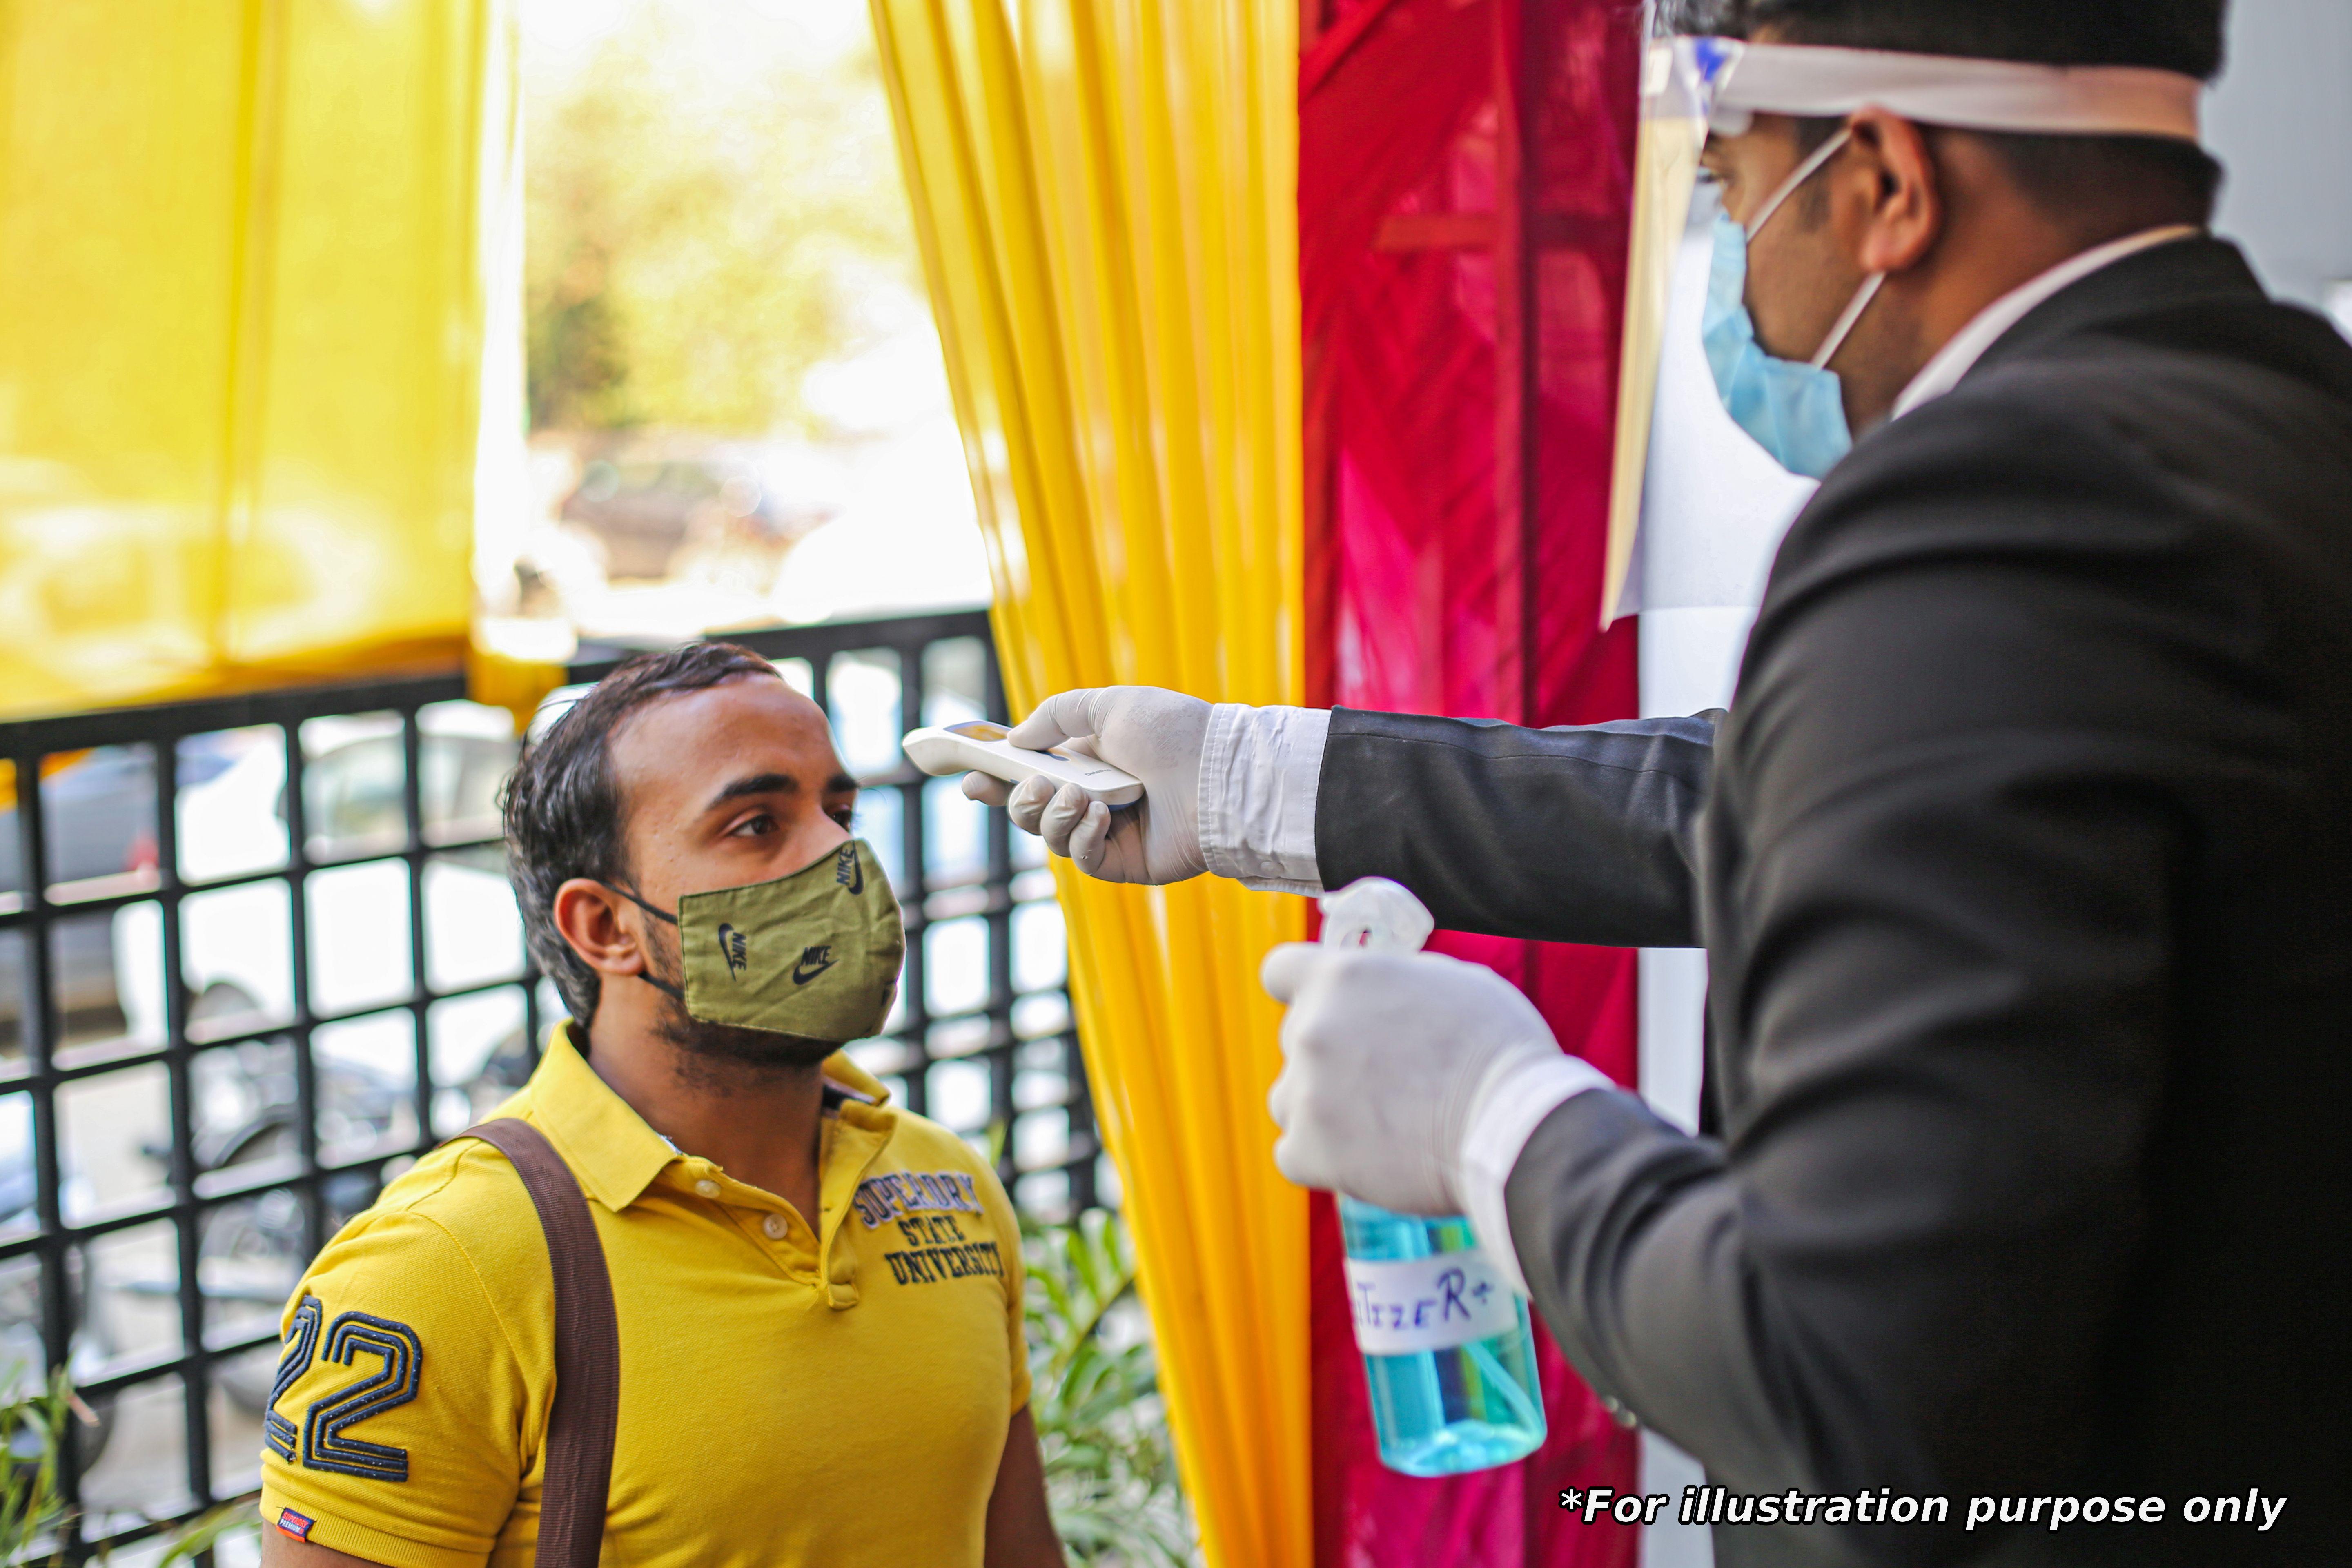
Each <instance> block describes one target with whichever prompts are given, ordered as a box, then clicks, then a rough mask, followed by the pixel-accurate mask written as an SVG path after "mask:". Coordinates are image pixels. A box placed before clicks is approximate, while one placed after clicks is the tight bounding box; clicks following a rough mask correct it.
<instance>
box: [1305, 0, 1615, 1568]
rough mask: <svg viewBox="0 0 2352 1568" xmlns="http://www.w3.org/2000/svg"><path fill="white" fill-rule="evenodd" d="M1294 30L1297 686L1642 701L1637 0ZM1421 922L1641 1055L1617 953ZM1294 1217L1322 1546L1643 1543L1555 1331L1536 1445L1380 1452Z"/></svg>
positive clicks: (1576, 1547)
mask: <svg viewBox="0 0 2352 1568" xmlns="http://www.w3.org/2000/svg"><path fill="white" fill-rule="evenodd" d="M1301 42H1302V51H1303V52H1302V59H1301V69H1300V79H1299V160H1298V162H1299V169H1298V218H1299V224H1298V226H1299V279H1300V292H1301V306H1302V311H1303V321H1302V326H1303V332H1304V338H1305V369H1306V399H1307V428H1306V458H1307V697H1308V700H1309V701H1311V702H1316V703H1327V704H1329V703H1336V704H1344V705H1347V706H1350V707H1364V708H1379V709H1386V710H1406V711H1414V712H1426V713H1451V714H1457V715H1462V716H1465V717H1477V718H1496V719H1505V720H1509V721H1513V722H1517V723H1526V724H1576V723H1590V722H1594V721H1601V720H1606V719H1621V718H1627V717H1630V716H1632V715H1633V714H1634V713H1635V712H1636V711H1637V694H1636V689H1635V665H1634V643H1633V625H1632V623H1631V622H1630V621H1621V622H1619V623H1618V624H1617V625H1616V626H1613V627H1612V628H1610V629H1609V630H1607V631H1605V632H1604V631H1601V630H1600V629H1599V628H1598V626H1597V625H1596V616H1595V615H1594V609H1595V606H1596V605H1597V604H1598V603H1599V599H1600V584H1601V571H1602V561H1603V554H1604V552H1605V549H1606V544H1607V537H1608V501H1609V473H1610V455H1611V449H1612V448H1611V442H1612V423H1613V417H1614V410H1615V406H1616V375H1617V357H1618V335H1619V330H1620V326H1621V322H1622V305H1623V296H1624V268H1625V254H1626V243H1627V235H1628V226H1629V223H1630V219H1631V215H1632V205H1633V195H1632V193H1633V121H1634V95H1635V88H1636V83H1637V71H1638V68H1639V61H1640V50H1641V44H1642V12H1641V7H1640V5H1639V4H1638V3H1631V4H1629V3H1627V0H1328V3H1327V4H1325V5H1324V6H1323V8H1322V9H1321V10H1320V11H1319V12H1318V11H1316V10H1314V9H1313V8H1312V0H1310V10H1309V13H1308V15H1307V26H1306V28H1305V36H1304V37H1302V40H1301ZM1431 945H1432V946H1433V947H1434V948H1437V949H1439V950H1441V951H1444V952H1452V953H1454V954H1457V955H1459V956H1462V957H1465V958H1475V959H1476V960H1478V961H1480V962H1482V963H1489V964H1492V965H1493V966H1494V967H1495V968H1496V969H1497V970H1499V971H1500V972H1501V973H1504V974H1505V975H1507V976H1508V977H1510V978H1511V979H1512V980H1513V981H1515V982H1516V983H1517V984H1519V985H1520V986H1521V987H1522V988H1523V989H1524V990H1526V991H1527V993H1528V994H1529V995H1530V996H1531V997H1533V998H1534V999H1535V1001H1536V1003H1537V1005H1538V1006H1539V1007H1540V1008H1541V1009H1542V1010H1543V1012H1544V1015H1545V1016H1546V1017H1548V1018H1549V1020H1550V1021H1551V1024H1552V1026H1553V1028H1554V1029H1555V1030H1556V1031H1557V1032H1558V1034H1559V1038H1560V1040H1561V1042H1562V1043H1563V1044H1564V1045H1566V1046H1567V1047H1569V1048H1570V1049H1571V1050H1574V1051H1576V1052H1578V1053H1579V1054H1580V1055H1582V1056H1584V1057H1586V1058H1589V1059H1591V1061H1592V1062H1594V1063H1595V1064H1596V1065H1598V1066H1599V1067H1601V1068H1603V1069H1604V1070H1605V1071H1607V1072H1609V1073H1610V1074H1611V1075H1612V1076H1613V1077H1614V1078H1616V1079H1618V1081H1620V1082H1621V1083H1626V1084H1629V1085H1630V1084H1631V1083H1632V1082H1633V1073H1634V1059H1635V1058H1634V1046H1635V1037H1634V1013H1633V1007H1634V964H1633V953H1631V952H1626V951H1623V950H1619V949H1603V948H1585V947H1568V946H1556V945H1550V944H1545V943H1537V942H1504V941H1497V940H1493V939H1488V938H1479V937H1468V936H1463V935H1459V934H1452V933H1440V935H1439V936H1438V937H1437V938H1436V939H1435V940H1434V941H1433V942H1432V943H1431ZM1312 1234H1313V1249H1312V1258H1311V1268H1312V1271H1313V1282H1312V1287H1313V1300H1314V1320H1313V1327H1312V1334H1313V1344H1314V1358H1315V1359H1314V1369H1315V1413H1316V1424H1315V1441H1316V1452H1315V1466H1316V1471H1315V1473H1316V1488H1317V1557H1318V1563H1321V1564H1325V1565H1328V1568H1407V1565H1412V1568H1419V1565H1421V1564H1425V1563H1446V1564H1448V1565H1449V1568H1454V1565H1459V1568H1487V1565H1491V1568H1534V1565H1537V1564H1543V1565H1547V1568H1550V1565H1569V1564H1574V1565H1576V1568H1618V1565H1622V1564H1631V1563H1634V1562H1636V1561H1637V1560H1638V1553H1639V1546H1640V1542H1639V1532H1638V1531H1637V1530H1636V1529H1633V1528H1631V1527H1619V1526H1616V1525H1613V1524H1606V1523H1599V1522H1596V1523H1594V1524H1591V1525H1587V1524H1584V1523H1582V1522H1580V1518H1578V1517H1576V1516H1570V1515H1566V1514H1563V1513H1562V1512H1561V1510H1559V1507H1558V1494H1559V1491H1560V1490H1561V1489H1564V1488H1567V1487H1571V1486H1573V1487H1590V1486H1592V1485H1596V1484H1597V1485H1601V1486H1608V1487H1614V1488H1617V1489H1620V1490H1621V1491H1622V1490H1623V1489H1628V1488H1633V1487H1635V1486H1637V1485H1638V1484H1639V1449H1638V1446H1637V1443H1636V1441H1635V1439H1634V1437H1633V1434H1631V1433H1629V1432H1627V1431H1625V1430H1623V1429H1622V1428H1621V1427H1619V1426H1617V1425H1616V1424H1615V1423H1614V1422H1613V1421H1612V1420H1611V1418H1610V1417H1609V1415H1607V1414H1606V1413H1605V1412H1604V1411H1603V1410H1602V1409H1601V1405H1600V1403H1599V1401H1597V1400H1596V1399H1595V1398H1594V1397H1593V1396H1592V1394H1591V1392H1590V1390H1588V1389H1587V1388H1586V1387H1585V1386H1584V1384H1583V1382H1582V1381H1581V1380H1580V1378H1579V1377H1578V1376H1577V1375H1576V1373H1575V1372H1574V1371H1573V1370H1572V1369H1571V1368H1570V1367H1569V1365H1568V1364H1567V1363H1566V1362H1565V1360H1564V1359H1563V1358H1562V1357H1561V1356H1560V1355H1559V1352H1558V1351H1557V1350H1556V1349H1555V1348H1554V1347H1553V1346H1552V1345H1551V1344H1550V1343H1549V1340H1548V1339H1547V1340H1546V1341H1545V1342H1544V1344H1543V1346H1542V1363H1543V1369H1544V1379H1545V1391H1546V1405H1547V1408H1548V1410H1549V1417H1550V1426H1551V1436H1550V1439H1549V1442H1548V1443H1547V1444H1546V1446H1545V1447H1544V1448H1543V1449H1542V1451H1541V1452H1539V1453H1538V1454H1537V1455H1536V1456H1534V1457H1533V1458H1530V1459H1528V1460H1527V1461H1525V1462H1524V1463H1521V1464H1518V1465H1514V1466H1510V1467H1508V1468H1504V1469H1498V1470H1490V1471H1486V1472H1485V1473H1483V1474H1480V1475H1475V1476H1468V1477H1461V1478H1455V1479H1450V1480H1444V1481H1432V1480H1417V1479H1411V1478H1408V1477H1405V1476H1401V1475H1397V1474H1395V1473H1394V1472H1392V1471H1390V1470H1387V1469H1385V1468H1382V1467H1381V1463H1380V1460H1379V1458H1378V1454H1377V1452H1376V1450H1375V1447H1374V1443H1373V1437H1372V1425H1371V1416H1370V1410H1369V1408H1368V1406H1367V1400H1366V1395H1365V1391H1364V1381H1363V1373H1362V1369H1361V1366H1360V1363H1359V1362H1358V1359H1357V1355H1356V1351H1355V1344H1354V1340H1353V1337H1352V1332H1351V1330H1350V1328H1349V1316H1348V1310H1347V1302H1346V1297H1345V1292H1344V1289H1343V1288H1342V1285H1341V1280H1340V1273H1339V1257H1340V1252H1339V1233H1338V1226H1337V1224H1336V1220H1335V1217H1334V1215H1333V1213H1332V1210H1331V1206H1330V1205H1329V1203H1328V1200H1324V1199H1320V1198H1318V1200H1317V1206H1316V1211H1315V1215H1314V1222H1313V1233H1312Z"/></svg>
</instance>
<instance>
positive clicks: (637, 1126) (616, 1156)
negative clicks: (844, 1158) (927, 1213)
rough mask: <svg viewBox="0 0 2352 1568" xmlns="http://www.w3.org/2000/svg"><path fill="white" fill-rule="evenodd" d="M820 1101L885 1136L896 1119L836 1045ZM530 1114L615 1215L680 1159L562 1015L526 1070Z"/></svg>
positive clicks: (883, 1093) (870, 1080) (877, 1088)
mask: <svg viewBox="0 0 2352 1568" xmlns="http://www.w3.org/2000/svg"><path fill="white" fill-rule="evenodd" d="M824 1079H825V1089H826V1094H825V1105H826V1109H827V1110H833V1109H835V1107H836V1105H837V1106H838V1107H839V1109H840V1111H841V1114H842V1116H843V1119H844V1120H845V1121H850V1122H852V1123H853V1124H855V1125H856V1126H857V1127H858V1128H860V1129H861V1130H863V1131H872V1132H876V1133H878V1134H880V1135H882V1136H883V1137H885V1138H887V1136H888V1133H889V1131H890V1129H891V1125H892V1123H893V1122H895V1121H896V1120H897V1118H896V1115H895V1113H894V1112H891V1111H887V1110H884V1109H883V1106H884V1103H885V1102H886V1101H887V1100H889V1098H890V1091H889V1089H887V1088H885V1087H884V1086H883V1085H882V1083H881V1082H880V1081H879V1080H878V1079H876V1078H875V1077H874V1076H873V1075H872V1074H870V1073H868V1072H866V1070H865V1069H864V1068H860V1067H859V1066H858V1065H857V1064H856V1063H855V1062H853V1061H851V1060H850V1059H849V1058H848V1057H847V1056H846V1055H845V1054H843V1053H842V1052H839V1051H835V1053H834V1054H833V1055H832V1056H830V1057H827V1058H825V1060H824ZM530 1113H531V1120H532V1121H535V1122H536V1123H538V1125H539V1127H540V1129H541V1131H544V1132H545V1133H546V1134H547V1136H548V1140H549V1141H550V1142H552V1143H553V1144H554V1145H555V1147H556V1150H557V1152H560V1153H562V1156H563V1161H564V1163H566V1164H568V1165H570V1166H571V1167H572V1173H573V1174H574V1175H576V1176H578V1177H579V1178H580V1184H581V1185H582V1186H583V1187H585V1188H586V1189H587V1190H588V1192H589V1194H590V1195H591V1196H593V1197H594V1198H595V1200H596V1201H597V1202H598V1203H600V1204H603V1205H604V1206H605V1207H606V1208H608V1209H610V1210H612V1211H613V1212H614V1213H615V1214H617V1213H619V1212H620V1211H621V1210H623V1209H625V1208H626V1207H628V1206H629V1205H631V1204H633V1203H635V1202H636V1201H637V1199H638V1198H639V1197H640V1196H641V1195H643V1194H644V1193H645V1190H646V1188H647V1187H649V1186H651V1185H653V1182H654V1178H655V1177H656V1176H658V1175H660V1174H661V1173H662V1171H663V1169H664V1168H665V1167H667V1165H668V1164H669V1163H670V1162H671V1161H673V1160H676V1159H678V1158H680V1157H681V1156H680V1155H679V1152H678V1151H677V1148H676V1147H675V1146H673V1145H672V1144H671V1142H670V1141H669V1140H668V1139H667V1138H665V1137H663V1136H662V1135H661V1134H660V1133H658V1132H656V1131H654V1130H653V1129H652V1128H651V1127H649V1126H647V1125H646V1119H645V1118H644V1117H642V1116H639V1115H638V1114H637V1113H636V1111H635V1110H633V1109H631V1107H630V1105H629V1102H628V1101H627V1100H623V1099H622V1098H621V1097H620V1096H619V1095H617V1094H614V1092H613V1088H612V1086H611V1085H610V1084H608V1083H606V1082H605V1081H604V1079H601V1078H598V1077H597V1076H596V1070H595V1069H594V1068H592V1067H590V1066H589V1065H588V1059H587V1058H585V1057H583V1056H582V1055H581V1054H580V1051H579V1047H576V1046H574V1045H573V1044H572V1024H571V1021H570V1020H568V1019H567V1020H565V1021H564V1022H562V1023H560V1024H558V1025H557V1026H555V1029H554V1031H553V1032H552V1033H551V1035H550V1036H549V1037H548V1041H547V1052H546V1055H544V1056H543V1057H541V1058H540V1064H539V1068H538V1070H537V1071H535V1072H533V1073H532V1074H531V1075H530Z"/></svg>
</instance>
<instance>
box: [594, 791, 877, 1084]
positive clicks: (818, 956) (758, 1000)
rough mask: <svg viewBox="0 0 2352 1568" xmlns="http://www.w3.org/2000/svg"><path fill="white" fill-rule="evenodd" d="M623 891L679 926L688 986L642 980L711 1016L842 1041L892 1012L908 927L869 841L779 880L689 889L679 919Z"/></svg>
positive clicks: (693, 1012) (703, 1017) (856, 841)
mask: <svg viewBox="0 0 2352 1568" xmlns="http://www.w3.org/2000/svg"><path fill="white" fill-rule="evenodd" d="M614 891H615V892H617V893H619V894H620V895H621V896H622V897H623V898H625V899H627V900H629V901H630V902H632V903H634V904H635V905H636V906H637V907H638V908H640V909H642V910H645V911H646V913H647V914H650V915H654V916H656V917H657V918H659V919H661V920H666V921H669V922H670V924H672V925H674V926H676V927H677V946H678V952H679V954H680V955H681V957H682V959H683V961H684V963H685V964H686V988H685V989H684V990H683V991H681V990H679V989H678V988H677V986H675V985H671V984H667V982H665V981H661V980H656V978H654V976H653V975H651V974H650V973H648V974H646V975H644V976H643V979H644V980H645V982H646V984H648V985H651V986H653V987H655V988H656V990H660V991H666V992H667V993H669V994H671V995H673V996H675V997H677V999H678V1000H679V1001H680V1002H681V1003H683V1004H684V1005H685V1007H686V1011H687V1014H688V1016H690V1017H693V1018H695V1019H697V1020H698V1021H700V1022H702V1023H705V1024H726V1025H730V1026H733V1027H735V1028H739V1029H764V1030H766V1031H768V1032H769V1033H771V1034H777V1035H797V1036H800V1037H803V1038H804V1039H811V1040H828V1041H832V1042H834V1043H835V1044H839V1043H841V1042H843V1041H847V1040H862V1039H864V1038H866V1037H867V1036H869V1035H874V1034H877V1033H879V1032H880V1031H881V1028H882V1023H883V1020H884V1019H885V1018H887V1017H888V1016H889V1015H890V1004H891V1002H892V1000H893V999H895V998H896V997H897V995H898V964H899V962H900V961H901V960H902V959H904V958H905V957H906V955H907V933H906V931H905V929H904V928H903V927H901V926H900V924H899V923H898V898H897V896H896V895H894V894H893V893H892V892H891V891H890V884H889V882H888V880H887V879H885V878H884V877H883V875H882V870H881V868H880V867H879V866H878V865H877V864H876V862H875V859H874V850H873V847H871V846H870V845H868V844H867V843H866V840H864V839H863V838H853V839H851V840H850V841H849V842H848V843H846V844H844V845H843V846H842V847H841V848H840V849H839V851H838V852H836V853H835V854H832V855H828V856H826V857H825V858H824V859H822V860H819V861H818V862H816V864H814V865H813V866H805V867H803V868H801V869H800V870H797V871H795V872H793V874H792V875H791V876H789V877H779V878H777V879H775V880H774V881H772V882H753V883H751V884H750V885H748V886H746V887H740V888H716V889H711V890H710V891H709V892H707V893H688V894H685V895H684V896H682V897H681V898H679V900H677V914H675V915H673V914H670V913H668V912H667V910H657V909H656V908H655V907H654V906H653V905H651V904H649V903H647V902H646V900H643V899H641V898H639V897H637V895H636V894H635V893H632V892H630V891H629V890H628V889H625V888H615V889H614Z"/></svg>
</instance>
